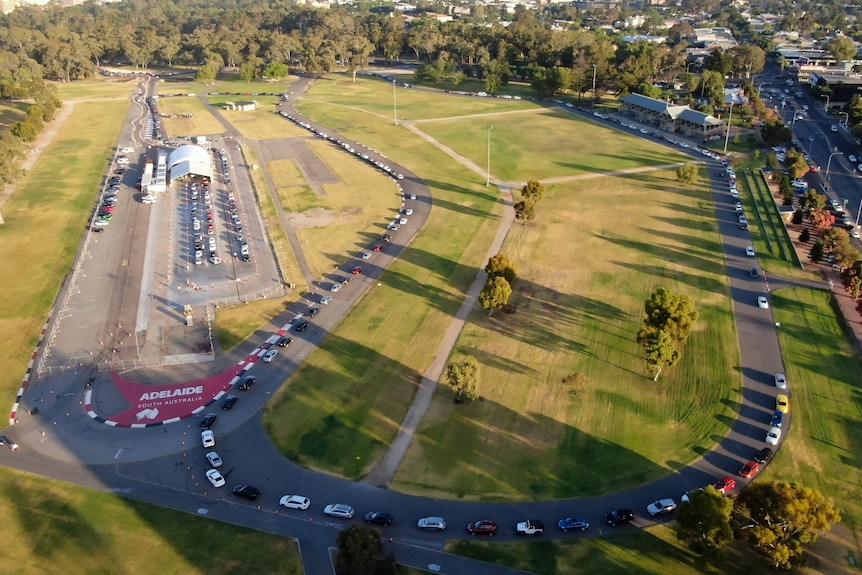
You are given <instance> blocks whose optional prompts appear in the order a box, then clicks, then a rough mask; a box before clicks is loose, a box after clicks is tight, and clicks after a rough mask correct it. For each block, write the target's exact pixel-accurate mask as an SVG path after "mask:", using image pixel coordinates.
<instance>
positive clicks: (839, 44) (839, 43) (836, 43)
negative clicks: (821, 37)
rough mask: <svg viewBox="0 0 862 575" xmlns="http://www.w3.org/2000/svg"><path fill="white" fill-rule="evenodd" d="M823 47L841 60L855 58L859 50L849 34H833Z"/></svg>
mask: <svg viewBox="0 0 862 575" xmlns="http://www.w3.org/2000/svg"><path fill="white" fill-rule="evenodd" d="M823 49H824V50H826V51H827V52H829V53H830V54H831V55H832V57H833V58H835V59H836V60H838V61H839V62H843V61H846V60H853V59H854V58H856V54H857V52H858V50H857V49H856V43H855V42H853V40H851V39H850V38H848V37H847V36H837V35H836V36H833V37H832V38H831V39H830V40H828V41H827V42H826V43H825V44H824V45H823Z"/></svg>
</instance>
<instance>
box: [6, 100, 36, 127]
mask: <svg viewBox="0 0 862 575" xmlns="http://www.w3.org/2000/svg"><path fill="white" fill-rule="evenodd" d="M29 107H30V105H29V104H27V103H26V102H4V103H3V104H2V105H0V128H3V129H8V128H9V127H10V126H12V125H13V124H17V123H18V122H20V121H21V120H23V119H24V118H25V117H26V116H27V108H29Z"/></svg>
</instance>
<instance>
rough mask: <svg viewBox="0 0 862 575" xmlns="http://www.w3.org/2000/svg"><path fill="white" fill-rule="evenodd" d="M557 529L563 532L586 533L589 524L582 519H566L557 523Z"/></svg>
mask: <svg viewBox="0 0 862 575" xmlns="http://www.w3.org/2000/svg"><path fill="white" fill-rule="evenodd" d="M557 527H559V528H560V529H562V530H563V531H575V530H578V531H586V530H587V529H589V528H590V522H589V521H587V520H586V519H584V518H582V517H566V518H565V519H560V520H559V521H558V522H557Z"/></svg>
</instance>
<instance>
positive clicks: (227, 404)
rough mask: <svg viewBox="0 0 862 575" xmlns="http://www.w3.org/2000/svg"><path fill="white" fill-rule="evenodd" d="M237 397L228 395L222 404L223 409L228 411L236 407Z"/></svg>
mask: <svg viewBox="0 0 862 575" xmlns="http://www.w3.org/2000/svg"><path fill="white" fill-rule="evenodd" d="M236 400H237V396H235V395H226V396H225V397H224V401H222V402H221V408H222V409H224V410H228V409H230V408H232V407H233V406H234V404H235V403H236Z"/></svg>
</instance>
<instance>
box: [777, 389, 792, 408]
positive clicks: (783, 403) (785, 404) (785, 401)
mask: <svg viewBox="0 0 862 575" xmlns="http://www.w3.org/2000/svg"><path fill="white" fill-rule="evenodd" d="M775 409H776V410H778V411H780V412H782V413H790V399H789V398H788V397H787V396H786V395H784V394H783V393H780V394H778V396H776V398H775Z"/></svg>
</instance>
